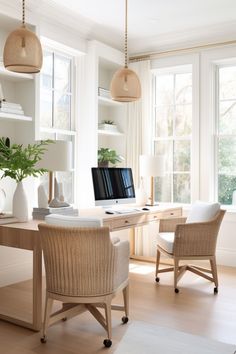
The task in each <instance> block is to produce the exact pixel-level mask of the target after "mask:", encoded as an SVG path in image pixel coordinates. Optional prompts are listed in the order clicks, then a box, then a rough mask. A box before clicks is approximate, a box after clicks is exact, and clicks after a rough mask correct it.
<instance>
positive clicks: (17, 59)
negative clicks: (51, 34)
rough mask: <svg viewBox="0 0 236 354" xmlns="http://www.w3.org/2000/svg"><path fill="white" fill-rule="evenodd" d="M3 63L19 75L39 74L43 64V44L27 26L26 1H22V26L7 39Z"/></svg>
mask: <svg viewBox="0 0 236 354" xmlns="http://www.w3.org/2000/svg"><path fill="white" fill-rule="evenodd" d="M3 62H4V66H5V68H6V69H7V70H10V71H14V72H17V73H27V74H34V73H38V72H39V71H40V69H41V67H42V63H43V53H42V47H41V43H40V41H39V39H38V37H37V36H36V34H35V33H34V32H32V31H30V30H28V29H27V28H26V26H25V0H22V26H21V27H20V28H17V29H16V30H15V31H13V32H11V33H10V34H9V36H8V37H7V40H6V43H5V46H4V51H3Z"/></svg>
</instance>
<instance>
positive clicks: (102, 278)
mask: <svg viewBox="0 0 236 354" xmlns="http://www.w3.org/2000/svg"><path fill="white" fill-rule="evenodd" d="M39 231H40V237H41V243H42V249H43V255H44V263H45V272H46V305H45V317H44V323H43V336H42V338H41V342H42V343H45V342H46V340H47V338H46V331H47V328H48V327H49V326H50V325H51V324H53V323H55V322H56V321H59V320H60V319H66V318H69V317H73V316H75V315H77V314H79V313H82V312H84V311H85V310H88V311H89V312H90V313H91V314H92V315H93V316H94V317H95V319H96V320H97V321H98V322H99V323H100V324H101V325H102V326H103V327H104V329H105V330H106V332H107V338H106V339H104V341H103V344H104V345H105V346H106V347H110V346H111V345H112V341H111V336H112V334H111V332H112V330H111V310H112V309H114V310H120V311H124V312H125V316H124V317H122V322H123V323H127V322H128V312H129V309H128V307H129V298H128V282H129V281H128V270H129V243H128V241H123V242H120V241H119V240H117V239H116V240H115V241H112V239H111V238H110V233H109V229H108V228H107V227H61V226H60V227H59V226H55V225H47V224H40V225H39ZM118 291H123V298H124V306H121V305H112V304H111V302H112V299H113V297H114V296H115V295H116V294H117V292H118ZM54 300H59V301H61V302H62V303H63V304H62V308H61V310H59V311H57V312H54V313H52V314H51V312H52V305H53V301H54ZM98 307H102V308H104V310H105V317H104V316H103V314H102V313H101V312H100V311H99V309H98Z"/></svg>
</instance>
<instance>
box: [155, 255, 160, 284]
mask: <svg viewBox="0 0 236 354" xmlns="http://www.w3.org/2000/svg"><path fill="white" fill-rule="evenodd" d="M160 257H161V252H160V251H159V249H157V257H156V282H159V278H158V276H157V274H158V270H159V265H160Z"/></svg>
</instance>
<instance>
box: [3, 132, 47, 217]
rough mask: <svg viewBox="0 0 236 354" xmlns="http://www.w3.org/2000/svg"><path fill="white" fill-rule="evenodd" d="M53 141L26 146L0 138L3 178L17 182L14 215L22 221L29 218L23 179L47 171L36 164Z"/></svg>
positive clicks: (14, 196)
mask: <svg viewBox="0 0 236 354" xmlns="http://www.w3.org/2000/svg"><path fill="white" fill-rule="evenodd" d="M51 142H53V141H51V140H45V141H39V142H36V143H35V144H32V145H31V144H28V145H27V146H25V147H24V146H23V145H21V144H12V145H10V140H9V138H0V170H1V171H2V172H3V174H2V176H1V178H4V177H10V178H12V179H14V180H15V181H16V183H17V186H16V190H15V193H14V195H13V216H15V217H16V218H17V219H18V220H19V221H20V222H24V221H27V220H28V205H27V204H28V203H27V197H26V194H25V191H24V187H23V183H22V181H23V179H25V178H26V177H28V176H33V177H37V176H39V175H42V174H43V173H45V172H47V170H46V169H44V168H37V167H36V164H37V162H38V161H40V160H41V159H42V156H43V154H44V152H45V151H46V150H47V148H46V145H47V144H49V143H51Z"/></svg>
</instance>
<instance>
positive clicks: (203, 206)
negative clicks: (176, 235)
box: [186, 201, 220, 223]
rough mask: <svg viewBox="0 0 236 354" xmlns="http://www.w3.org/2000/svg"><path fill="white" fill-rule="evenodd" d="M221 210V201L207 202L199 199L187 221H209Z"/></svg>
mask: <svg viewBox="0 0 236 354" xmlns="http://www.w3.org/2000/svg"><path fill="white" fill-rule="evenodd" d="M219 210H220V204H219V203H205V202H200V201H197V202H195V203H194V204H193V206H192V209H191V211H190V213H189V215H188V217H187V220H186V223H191V222H202V221H208V220H211V219H212V218H214V216H215V215H216V214H217V212H218V211H219Z"/></svg>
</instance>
